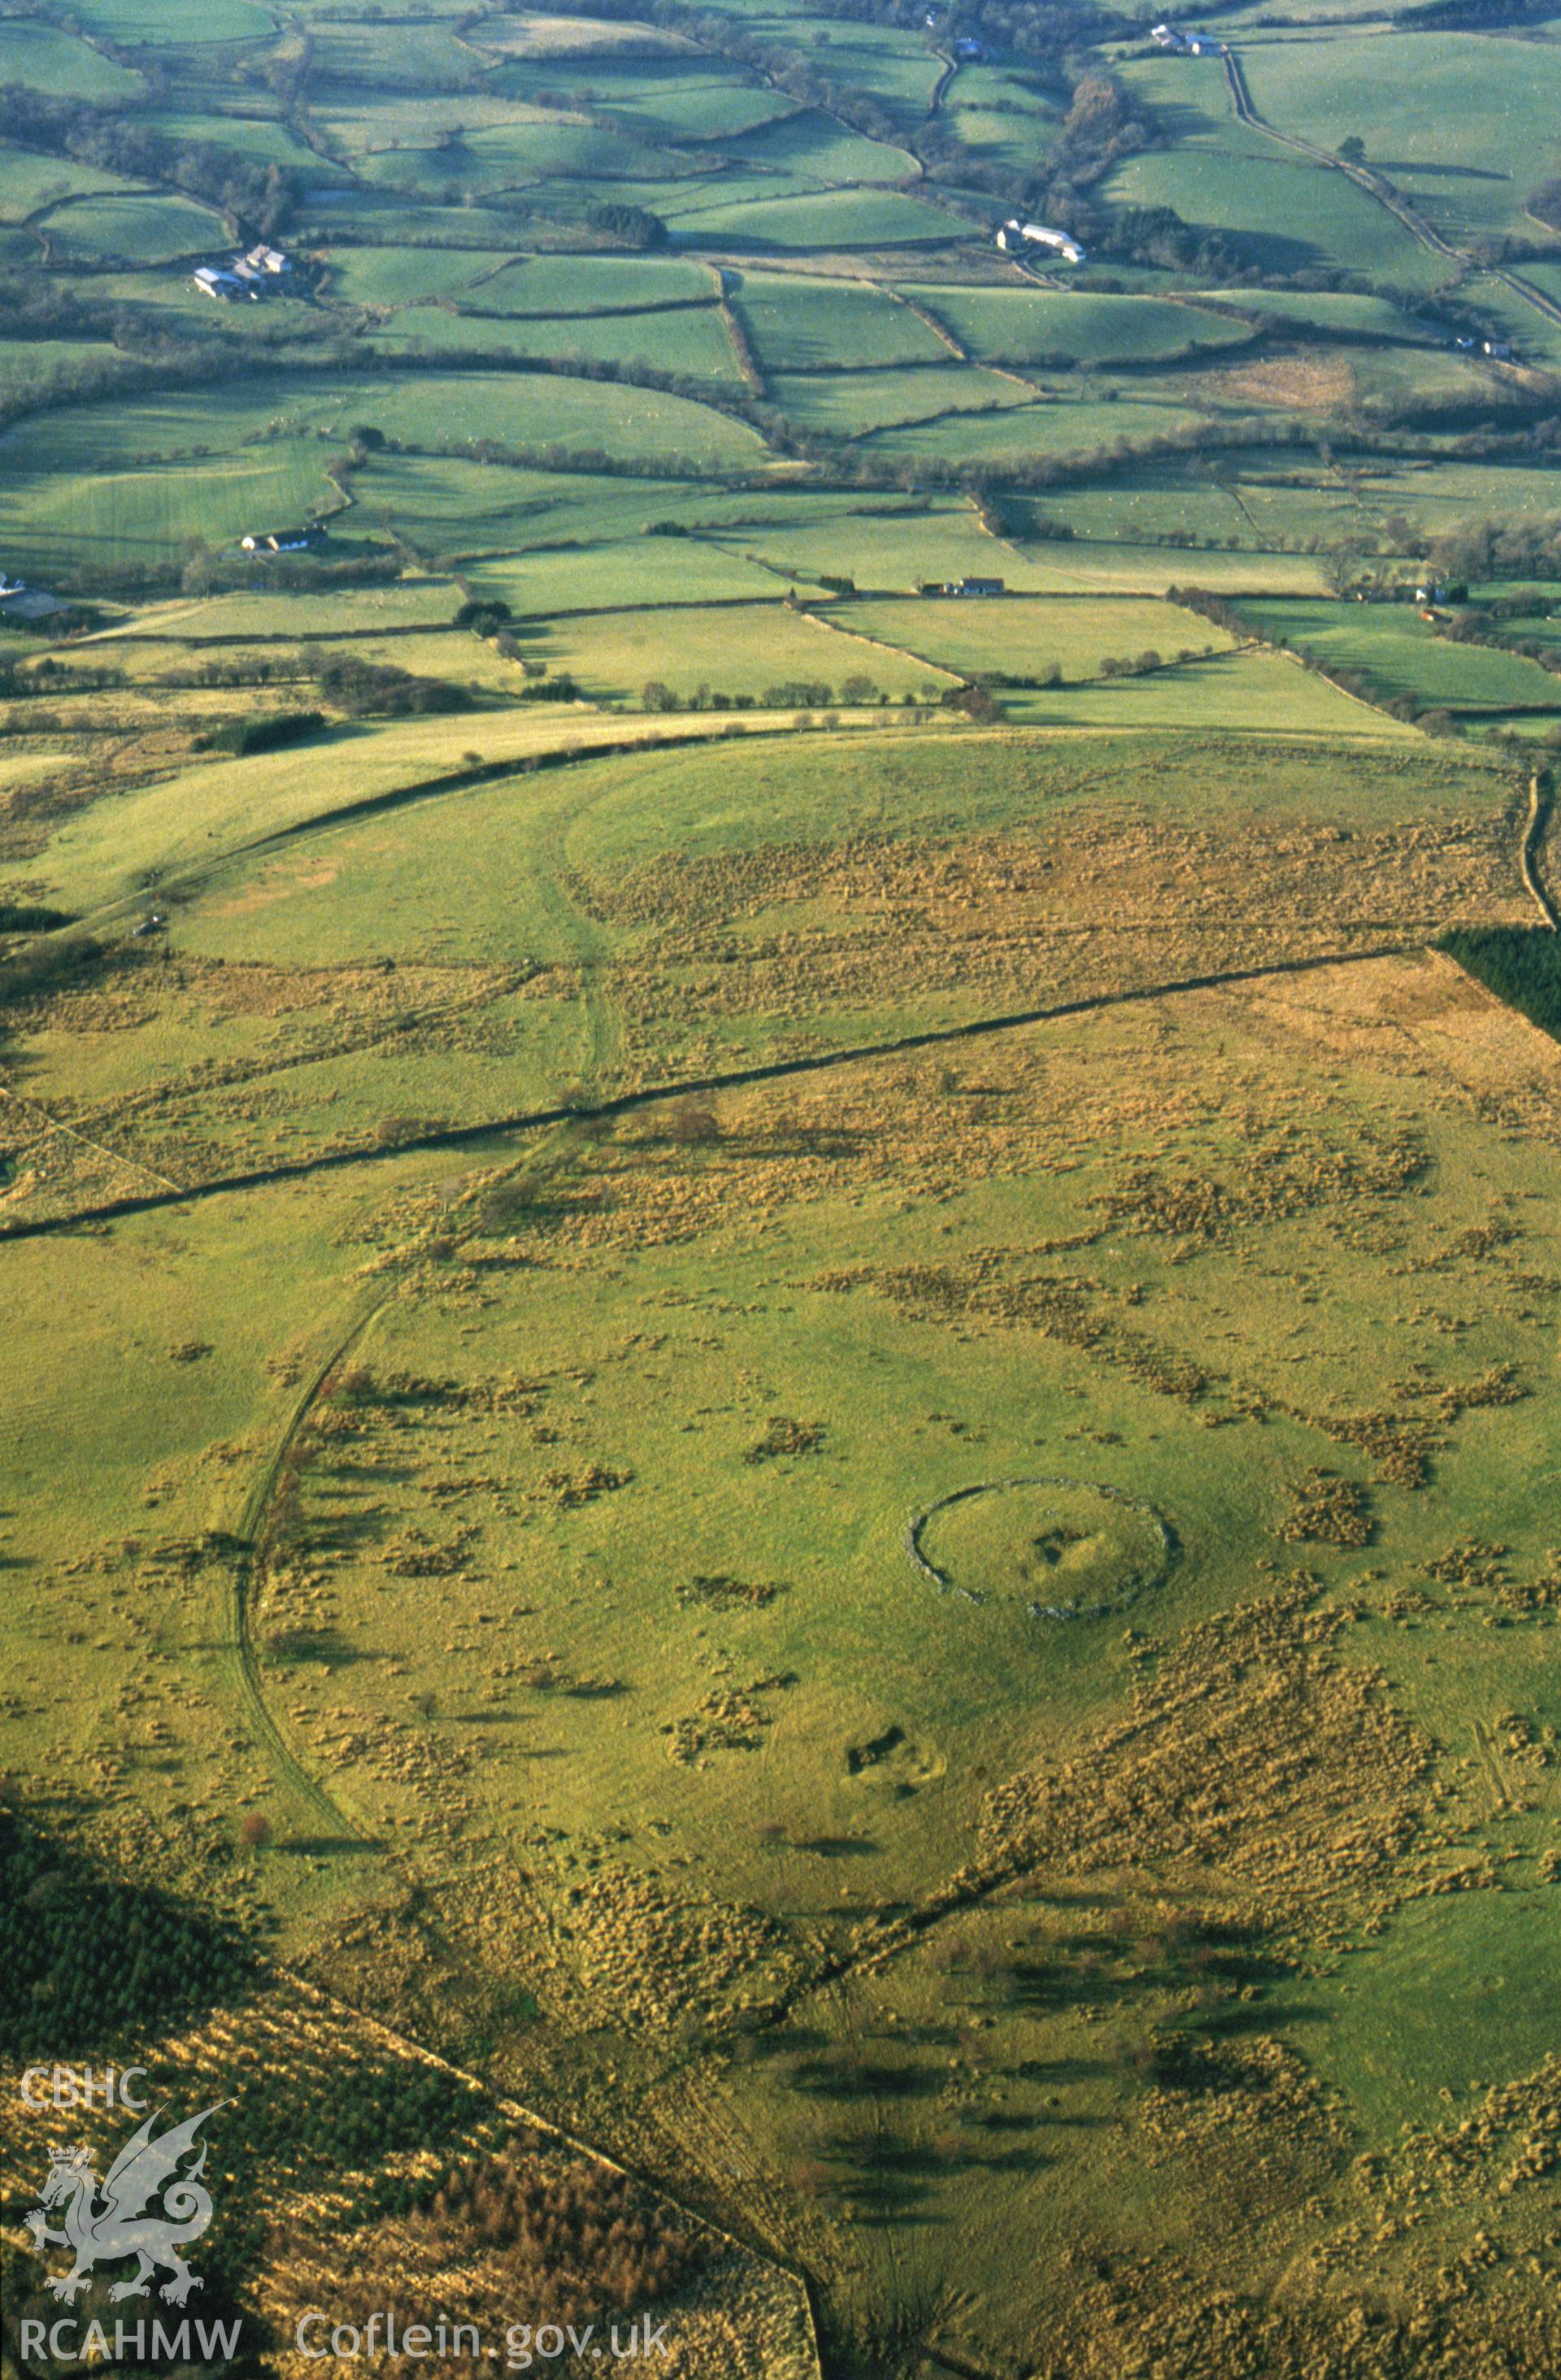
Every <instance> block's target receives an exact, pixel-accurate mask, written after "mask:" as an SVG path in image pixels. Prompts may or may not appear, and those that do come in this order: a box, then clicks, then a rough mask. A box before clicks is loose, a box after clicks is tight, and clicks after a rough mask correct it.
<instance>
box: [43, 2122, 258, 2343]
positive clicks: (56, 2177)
mask: <svg viewBox="0 0 1561 2380" xmlns="http://www.w3.org/2000/svg"><path fill="white" fill-rule="evenodd" d="M226 2105H227V2102H226V2100H225V2099H219V2100H217V2101H216V2102H215V2103H214V2104H213V2105H212V2107H202V2109H201V2110H200V2114H199V2116H191V2117H190V2119H189V2120H188V2123H184V2124H175V2125H173V2126H172V2127H171V2128H170V2130H169V2131H165V2132H159V2133H157V2134H156V2136H155V2137H154V2136H153V2133H152V2126H153V2125H154V2124H155V2123H156V2122H157V2121H158V2120H159V2119H158V2118H157V2117H156V2116H149V2117H148V2118H147V2119H146V2122H145V2123H144V2124H143V2125H142V2126H141V2128H140V2130H139V2132H137V2133H136V2135H135V2137H134V2139H133V2140H128V2141H127V2142H126V2143H125V2146H124V2147H123V2148H122V2149H121V2150H120V2152H119V2155H117V2156H116V2157H115V2160H114V2163H113V2164H112V2165H111V2166H110V2168H109V2169H108V2172H107V2174H106V2175H105V2176H104V2178H103V2180H102V2181H101V2182H100V2181H99V2180H98V2178H97V2175H96V2174H95V2173H94V2172H93V2170H92V2164H91V2150H89V2149H86V2148H75V2149H56V2150H55V2151H54V2162H53V2163H52V2165H51V2166H50V2168H49V2179H48V2180H47V2181H46V2182H45V2183H44V2184H43V2191H42V2198H43V2204H42V2206H35V2207H34V2208H33V2210H32V2212H31V2214H30V2216H28V2217H27V2228H28V2229H29V2230H30V2232H31V2234H32V2244H33V2247H34V2249H35V2250H36V2251H38V2252H39V2253H42V2251H43V2250H44V2249H45V2248H46V2247H62V2248H69V2249H70V2250H71V2252H72V2253H73V2254H74V2255H75V2258H76V2263H75V2265H74V2266H73V2268H72V2269H71V2271H69V2272H68V2273H66V2274H64V2275H62V2276H61V2277H60V2278H59V2279H57V2280H51V2281H50V2282H49V2284H48V2286H49V2288H50V2289H52V2290H53V2291H54V2295H55V2297H57V2298H63V2299H64V2300H65V2301H66V2302H67V2304H68V2303H69V2302H70V2301H71V2300H72V2299H74V2298H76V2297H78V2296H79V2294H80V2292H81V2291H82V2290H83V2289H85V2288H86V2286H87V2283H88V2281H89V2279H90V2278H91V2271H92V2267H93V2265H111V2264H114V2263H115V2262H116V2261H117V2260H118V2259H119V2258H121V2257H124V2256H134V2257H136V2258H137V2260H138V2262H137V2268H136V2270H135V2272H134V2273H132V2275H131V2276H130V2278H129V2279H128V2280H127V2281H120V2282H118V2283H117V2284H116V2285H115V2288H113V2289H110V2291H109V2293H108V2294H109V2296H110V2298H111V2299H118V2298H144V2297H148V2296H150V2295H151V2276H152V2274H153V2273H154V2272H155V2271H156V2270H157V2269H158V2268H159V2267H160V2266H162V2267H163V2268H165V2269H166V2271H167V2272H168V2274H169V2275H170V2278H169V2279H168V2280H166V2281H164V2282H163V2288H162V2291H161V2294H162V2295H163V2297H165V2298H167V2299H168V2300H169V2301H170V2302H171V2303H172V2304H174V2305H183V2303H184V2301H185V2300H186V2299H187V2298H188V2295H189V2293H190V2291H191V2289H200V2288H201V2287H203V2284H202V2282H201V2281H200V2277H198V2275H196V2274H194V2273H192V2272H191V2271H190V2269H189V2266H188V2265H187V2264H186V2263H185V2260H184V2258H183V2257H182V2256H181V2255H180V2253H179V2251H180V2249H181V2248H185V2247H188V2245H189V2242H190V2241H191V2240H199V2239H200V2235H201V2233H202V2232H203V2231H204V2230H205V2228H206V2226H207V2225H208V2224H209V2223H210V2221H211V2220H212V2201H211V2197H210V2195H209V2193H208V2192H206V2191H205V2190H203V2189H202V2188H201V2186H200V2176H201V2175H202V2174H203V2173H204V2171H205V2170H206V2151H207V2146H208V2143H206V2142H205V2141H202V2142H200V2155H199V2156H198V2157H197V2158H196V2160H195V2163H194V2164H193V2165H192V2166H191V2167H190V2168H189V2169H188V2172H187V2173H183V2174H181V2173H180V2172H179V2163H180V2160H181V2158H183V2157H186V2156H188V2155H189V2154H190V2152H191V2151H192V2150H193V2149H194V2148H195V2147H196V2145H197V2143H196V2138H195V2136H196V2133H197V2132H198V2131H200V2127H201V2125H202V2124H203V2123H204V2122H205V2120H206V2119H207V2117H208V2116H214V2115H215V2114H216V2112H217V2108H218V2107H225V2106H226ZM160 2194H161V2197H162V2202H163V2203H162V2206H161V2208H155V2209H153V2211H151V2212H149V2211H148V2210H149V2208H153V2202H154V2201H155V2200H156V2199H157V2198H158V2196H159V2195H160ZM54 2206H63V2207H64V2208H65V2216H64V2224H65V2228H64V2229H63V2230H60V2231H54V2230H52V2229H51V2228H50V2227H49V2219H48V2215H47V2213H46V2212H45V2210H46V2209H47V2208H49V2207H54Z"/></svg>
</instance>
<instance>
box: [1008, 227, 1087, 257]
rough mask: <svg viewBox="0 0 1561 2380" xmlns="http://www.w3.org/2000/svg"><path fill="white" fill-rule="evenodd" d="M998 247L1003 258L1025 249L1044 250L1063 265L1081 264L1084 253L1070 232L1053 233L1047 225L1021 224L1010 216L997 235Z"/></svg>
mask: <svg viewBox="0 0 1561 2380" xmlns="http://www.w3.org/2000/svg"><path fill="white" fill-rule="evenodd" d="M998 247H999V248H1000V249H1002V251H1003V253H1004V255H1005V256H1011V255H1013V254H1014V253H1015V252H1016V251H1022V250H1023V249H1026V248H1045V249H1050V250H1051V252H1052V254H1053V255H1054V256H1059V257H1061V259H1062V260H1063V262H1064V263H1065V264H1083V261H1084V251H1083V249H1082V248H1081V247H1080V246H1079V243H1078V241H1077V240H1076V239H1075V238H1074V237H1073V236H1072V234H1071V232H1066V231H1053V230H1052V228H1051V226H1050V225H1048V224H1035V223H1022V222H1021V221H1020V219H1019V217H1018V216H1017V215H1010V217H1009V219H1008V221H1007V223H1006V224H1004V225H1003V226H1002V228H1001V229H1000V231H999V232H998Z"/></svg>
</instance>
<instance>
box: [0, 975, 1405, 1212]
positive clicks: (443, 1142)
mask: <svg viewBox="0 0 1561 2380" xmlns="http://www.w3.org/2000/svg"><path fill="white" fill-rule="evenodd" d="M1422 947H1423V945H1422V942H1419V941H1393V942H1377V943H1373V944H1372V945H1371V946H1370V948H1368V949H1366V950H1352V951H1322V952H1319V953H1315V954H1314V955H1312V956H1308V957H1306V958H1299V959H1273V960H1270V961H1269V963H1268V964H1267V965H1265V966H1252V967H1223V968H1220V969H1217V970H1216V971H1214V972H1211V973H1209V974H1207V975H1190V976H1177V977H1171V978H1169V979H1168V980H1167V981H1163V982H1157V983H1146V984H1135V985H1132V986H1131V987H1130V988H1129V989H1127V990H1121V991H1102V992H1095V993H1092V994H1090V995H1089V996H1088V997H1087V998H1084V999H1081V1000H1064V1001H1058V1002H1053V1003H1052V1004H1051V1005H1050V1006H1047V1007H1043V1008H1022V1009H1014V1010H1011V1011H1009V1012H1008V1013H1006V1014H1003V1015H1000V1016H978V1017H975V1018H974V1019H973V1020H972V1021H971V1022H969V1023H968V1024H964V1025H940V1026H930V1027H929V1028H928V1029H927V1030H926V1032H923V1033H902V1034H898V1035H896V1036H895V1037H894V1038H893V1039H891V1040H889V1041H865V1042H853V1043H847V1044H846V1045H845V1046H843V1047H842V1048H841V1049H839V1050H823V1051H821V1052H817V1053H815V1054H813V1055H811V1056H808V1057H805V1058H774V1059H770V1060H768V1062H766V1063H764V1064H762V1065H756V1066H736V1067H732V1068H729V1069H727V1070H725V1071H722V1072H717V1073H712V1074H706V1075H682V1076H680V1077H679V1078H678V1079H677V1080H675V1081H673V1082H670V1083H658V1084H653V1085H647V1087H645V1088H643V1089H641V1090H635V1091H619V1092H617V1093H615V1094H613V1095H612V1096H611V1098H608V1099H574V1100H570V1101H568V1102H567V1103H565V1104H561V1105H559V1106H556V1107H551V1108H534V1109H528V1110H524V1111H521V1112H520V1113H519V1114H516V1115H508V1116H491V1117H490V1118H489V1119H488V1120H487V1121H486V1122H485V1123H471V1124H451V1125H446V1126H443V1127H442V1128H441V1129H440V1130H438V1131H436V1132H430V1133H421V1134H417V1135H410V1136H409V1137H408V1138H407V1139H405V1140H403V1141H396V1142H393V1143H391V1144H389V1145H387V1146H386V1147H375V1148H341V1149H331V1150H328V1151H326V1152H325V1153H324V1154H322V1155H321V1156H318V1157H300V1158H296V1159H293V1160H289V1161H287V1162H284V1163H280V1164H276V1165H265V1166H256V1167H254V1168H253V1169H251V1170H250V1171H248V1172H243V1173H224V1174H217V1175H215V1176H213V1178H212V1180H211V1181H209V1182H202V1183H200V1184H197V1186H196V1187H195V1188H193V1189H190V1190H182V1191H172V1190H170V1191H163V1192H160V1193H155V1194H154V1193H151V1192H149V1193H146V1194H145V1195H143V1196H138V1197H127V1198H113V1199H105V1200H103V1201H102V1202H101V1203H100V1204H98V1205H97V1206H92V1207H79V1208H75V1209H74V1210H73V1211H72V1212H71V1213H70V1214H68V1215H50V1216H42V1217H39V1218H38V1219H37V1220H34V1221H30V1222H17V1223H5V1224H0V1241H6V1240H32V1239H42V1238H46V1237H50V1236H53V1235H55V1234H57V1233H61V1232H71V1231H75V1230H77V1229H79V1226H80V1225H82V1224H83V1223H100V1222H109V1221H112V1220H115V1218H117V1217H120V1216H129V1215H146V1214H152V1213H155V1212H157V1211H158V1210H159V1209H161V1208H177V1209H181V1210H183V1209H188V1208H190V1207H194V1206H199V1205H200V1204H201V1203H202V1202H203V1201H204V1200H206V1199H208V1198H222V1197H230V1196H235V1195H236V1194H237V1193H239V1192H242V1191H247V1190H264V1189H267V1188H269V1187H270V1186H271V1185H272V1184H274V1183H279V1182H297V1181H303V1180H307V1179H308V1178H309V1177H310V1176H311V1175H314V1174H320V1173H341V1172H347V1171H349V1170H350V1169H352V1168H354V1167H357V1166H367V1165H377V1164H383V1163H385V1162H386V1161H387V1160H391V1159H394V1158H400V1157H416V1156H417V1155H420V1154H421V1153H422V1152H423V1151H425V1150H434V1149H446V1148H475V1147H480V1146H481V1145H482V1144H483V1143H484V1142H485V1141H490V1140H502V1139H504V1138H506V1137H508V1136H509V1135H513V1134H517V1133H532V1132H541V1131H545V1130H550V1129H551V1127H553V1126H554V1125H557V1124H563V1123H589V1122H592V1121H594V1120H597V1119H599V1118H609V1117H612V1116H620V1115H635V1114H637V1113H639V1112H640V1111H643V1110H644V1109H647V1108H654V1107H658V1106H659V1105H660V1104H661V1103H662V1102H663V1101H666V1100H673V1099H688V1098H690V1097H695V1096H701V1095H706V1094H713V1093H715V1092H719V1091H738V1090H747V1089H750V1088H753V1087H756V1086H757V1085H759V1084H761V1083H779V1082H786V1081H789V1080H791V1079H793V1077H795V1076H798V1075H819V1074H827V1073H829V1072H830V1071H831V1070H832V1069H834V1068H836V1067H840V1066H858V1065H865V1064H869V1063H871V1062H872V1061H873V1060H874V1059H877V1058H902V1057H914V1055H915V1054H916V1052H917V1051H918V1050H940V1049H948V1048H951V1047H956V1046H957V1045H958V1044H959V1043H961V1042H962V1041H976V1040H982V1039H985V1038H987V1037H988V1036H990V1035H992V1034H994V1033H1011V1032H1017V1031H1020V1030H1022V1029H1023V1027H1024V1026H1029V1025H1049V1024H1054V1023H1059V1022H1061V1021H1062V1020H1064V1019H1065V1018H1068V1017H1071V1016H1089V1015H1093V1014H1096V1013H1097V1012H1099V1011H1102V1010H1106V1009H1112V1008H1129V1007H1135V1006H1142V1005H1144V1003H1146V1002H1149V1001H1154V1000H1170V999H1174V998H1175V997H1176V996H1177V995H1178V994H1179V993H1182V992H1189V991H1217V990H1220V989H1221V988H1222V987H1223V986H1224V985H1227V984H1240V983H1262V982H1265V981H1267V980H1269V979H1270V978H1273V977H1282V976H1293V975H1308V974H1314V973H1316V972H1318V971H1319V970H1321V969H1322V968H1324V967H1334V966H1360V965H1364V964H1366V963H1367V962H1368V961H1370V960H1373V959H1388V958H1403V957H1406V956H1408V955H1409V954H1410V953H1411V952H1413V951H1415V950H1417V949H1420V948H1422Z"/></svg>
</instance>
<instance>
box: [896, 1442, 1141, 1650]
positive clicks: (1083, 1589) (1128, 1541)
mask: <svg viewBox="0 0 1561 2380" xmlns="http://www.w3.org/2000/svg"><path fill="white" fill-rule="evenodd" d="M905 1543H906V1551H907V1552H908V1553H909V1555H910V1557H911V1559H912V1560H913V1561H914V1564H915V1566H916V1568H917V1569H918V1570H919V1571H920V1572H921V1573H922V1574H923V1576H924V1577H926V1578H928V1579H930V1580H931V1581H932V1582H933V1584H934V1585H937V1586H939V1587H941V1588H942V1589H943V1590H944V1591H945V1593H947V1594H950V1595H957V1596H962V1597H965V1598H966V1599H967V1600H968V1601H970V1602H974V1603H1003V1602H1007V1603H1022V1604H1024V1605H1025V1606H1027V1607H1028V1609H1029V1610H1030V1611H1031V1612H1032V1613H1033V1614H1034V1616H1035V1619H1037V1620H1095V1619H1101V1618H1103V1617H1104V1616H1105V1615H1106V1614H1107V1613H1108V1612H1112V1611H1124V1610H1126V1609H1127V1607H1128V1606H1129V1604H1131V1603H1133V1602H1135V1601H1136V1600H1137V1598H1138V1597H1140V1596H1141V1595H1144V1594H1145V1593H1147V1592H1148V1590H1149V1589H1150V1588H1151V1587H1156V1586H1158V1585H1160V1584H1161V1582H1162V1580H1163V1579H1164V1578H1165V1576H1166V1574H1167V1573H1168V1571H1169V1569H1170V1566H1171V1563H1172V1561H1173V1560H1174V1559H1175V1555H1176V1540H1175V1538H1174V1536H1172V1534H1171V1531H1170V1530H1169V1528H1168V1526H1167V1524H1166V1523H1165V1522H1164V1521H1163V1520H1162V1519H1161V1517H1160V1515H1159V1513H1158V1512H1156V1510H1155V1507H1154V1506H1153V1505H1152V1504H1149V1503H1146V1502H1145V1501H1144V1500H1143V1499H1142V1498H1141V1497H1137V1496H1130V1495H1128V1494H1127V1493H1126V1492H1125V1491H1124V1490H1123V1489H1121V1488H1110V1487H1106V1486H1104V1485H1101V1484H1099V1483H1097V1482H1095V1481H1094V1480H1088V1479H1068V1478H1063V1477H1061V1476H1056V1475H1037V1476H1034V1477H1030V1478H1023V1479H991V1480H982V1481H978V1482H977V1483H976V1484H975V1485H974V1486H972V1487H969V1488H955V1489H954V1491H953V1492H952V1494H951V1495H948V1496H943V1497H940V1498H939V1499H938V1502H937V1503H936V1504H931V1505H929V1506H928V1507H927V1509H926V1512H922V1513H920V1514H919V1515H918V1516H917V1518H916V1519H915V1520H914V1522H913V1523H912V1524H911V1527H910V1530H909V1532H908V1534H907V1536H906V1541H905Z"/></svg>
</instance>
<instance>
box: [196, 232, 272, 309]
mask: <svg viewBox="0 0 1561 2380" xmlns="http://www.w3.org/2000/svg"><path fill="white" fill-rule="evenodd" d="M292 271H293V260H292V258H291V257H289V256H284V254H283V252H282V250H281V249H279V248H266V247H263V246H262V247H260V248H251V249H247V250H246V251H245V252H244V253H243V254H242V255H240V256H235V257H233V258H232V259H231V260H230V261H228V262H227V263H226V264H200V265H197V267H196V269H195V273H194V280H195V285H196V287H197V288H198V289H200V290H202V291H204V293H205V295H206V296H207V297H221V298H223V299H224V300H225V301H226V302H227V304H229V305H234V304H236V303H237V302H238V301H239V300H241V299H244V298H249V299H252V300H258V299H260V298H261V297H265V296H266V295H267V293H268V292H269V291H271V290H273V289H279V288H283V287H284V286H285V285H286V284H287V282H288V280H289V278H290V277H291V274H292Z"/></svg>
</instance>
